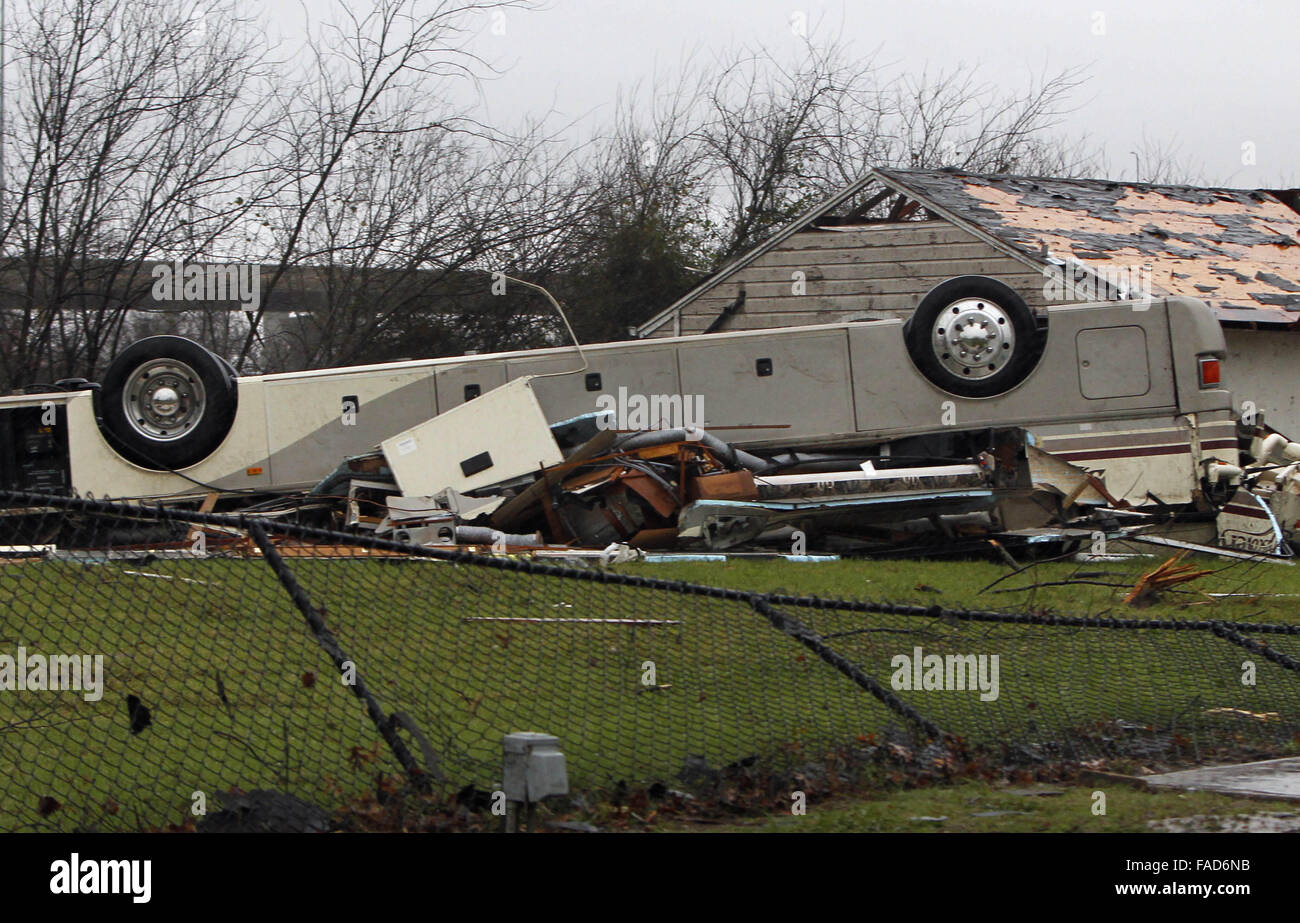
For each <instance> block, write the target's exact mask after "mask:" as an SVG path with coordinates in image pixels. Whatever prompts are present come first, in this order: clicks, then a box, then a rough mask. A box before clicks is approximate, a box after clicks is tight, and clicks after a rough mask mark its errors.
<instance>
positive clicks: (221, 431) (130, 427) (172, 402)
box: [99, 336, 236, 471]
mask: <svg viewBox="0 0 1300 923" xmlns="http://www.w3.org/2000/svg"><path fill="white" fill-rule="evenodd" d="M235 403H236V385H235V374H234V370H233V369H232V368H231V367H230V365H229V363H227V362H226V361H225V360H224V359H221V358H219V357H217V356H214V355H213V354H212V353H210V352H208V351H207V350H206V349H204V348H203V347H202V346H200V345H199V344H197V343H195V342H193V341H191V340H187V339H185V338H184V337H176V336H156V337H148V338H146V339H143V340H138V341H137V342H135V343H132V344H131V345H130V346H128V347H127V348H126V349H125V350H123V351H122V353H121V354H120V355H119V356H118V357H117V358H116V359H114V360H113V363H112V365H110V366H109V367H108V371H107V372H105V373H104V382H103V388H102V389H101V391H100V394H99V415H100V427H101V428H102V429H103V430H104V433H105V435H106V437H107V438H108V441H109V443H110V444H111V445H112V446H113V448H114V449H116V450H117V452H118V453H119V454H120V455H122V456H123V457H124V458H127V459H128V460H130V461H133V462H135V463H136V464H137V465H142V466H143V467H145V468H152V469H154V470H156V471H165V470H169V469H173V468H186V467H189V466H190V465H194V464H197V463H198V462H201V461H202V460H203V459H205V458H207V457H208V456H209V455H211V454H212V452H213V451H214V450H215V449H216V448H217V446H218V445H220V444H221V440H223V439H225V438H226V433H228V432H229V431H230V425H231V423H233V422H234V419H235Z"/></svg>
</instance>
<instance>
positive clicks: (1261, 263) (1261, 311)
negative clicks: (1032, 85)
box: [875, 169, 1300, 324]
mask: <svg viewBox="0 0 1300 923" xmlns="http://www.w3.org/2000/svg"><path fill="white" fill-rule="evenodd" d="M875 173H876V175H877V176H878V177H880V178H881V179H883V180H884V181H886V182H887V183H888V184H889V185H891V186H894V187H895V188H896V189H900V190H906V191H907V192H909V193H911V194H912V195H914V196H915V198H916V199H917V201H919V202H920V203H921V204H923V205H926V206H930V210H931V211H932V212H937V213H938V214H941V215H943V216H944V217H950V218H953V219H956V220H957V221H958V222H959V223H961V224H966V225H968V226H973V227H974V228H977V229H979V230H982V231H983V232H984V233H985V234H987V235H990V236H992V237H993V238H995V239H996V241H997V242H998V243H1000V244H1002V245H1004V246H1005V247H1007V248H1008V249H1010V250H1012V251H1014V252H1016V253H1018V254H1019V255H1021V256H1022V257H1028V258H1030V259H1032V260H1034V261H1035V262H1039V263H1043V264H1046V263H1047V262H1048V258H1049V257H1050V258H1055V259H1056V260H1060V259H1067V258H1068V259H1073V260H1076V261H1078V262H1080V263H1082V264H1084V265H1086V266H1089V267H1091V268H1093V269H1096V270H1098V271H1100V272H1106V271H1107V270H1113V269H1119V268H1127V269H1133V270H1149V272H1150V276H1149V278H1150V287H1151V289H1152V294H1154V295H1191V296H1193V297H1195V298H1200V299H1202V300H1204V301H1206V302H1208V303H1209V304H1210V306H1211V307H1212V308H1214V310H1215V313H1216V314H1217V315H1218V317H1219V319H1220V320H1222V321H1249V322H1257V323H1281V324H1292V323H1295V322H1297V321H1300V213H1297V212H1296V210H1295V209H1294V208H1293V207H1292V206H1291V205H1288V204H1287V202H1295V201H1296V196H1295V195H1294V193H1293V192H1290V191H1280V192H1276V193H1274V192H1269V191H1265V190H1242V189H1212V188H1200V187H1194V186H1164V185H1153V184H1147V183H1124V182H1116V181H1109V180H1076V179H1048V178H1037V177H1021V176H1002V175H987V174H974V173H962V172H958V171H948V170H939V171H928V170H887V169H880V170H876V171H875Z"/></svg>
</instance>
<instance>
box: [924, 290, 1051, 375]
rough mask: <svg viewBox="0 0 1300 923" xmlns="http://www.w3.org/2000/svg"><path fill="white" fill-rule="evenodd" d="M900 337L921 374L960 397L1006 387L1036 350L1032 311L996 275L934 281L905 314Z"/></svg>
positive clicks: (1025, 371)
mask: <svg viewBox="0 0 1300 923" xmlns="http://www.w3.org/2000/svg"><path fill="white" fill-rule="evenodd" d="M903 338H904V340H905V341H906V343H907V351H908V353H909V354H910V355H911V357H912V362H913V363H915V364H916V367H917V368H918V369H919V370H920V371H921V373H922V374H923V375H925V377H926V378H928V379H929V380H930V381H931V382H933V383H934V384H935V385H937V386H938V387H940V388H942V389H943V390H945V391H948V392H951V393H952V394H957V395H960V396H962V397H992V396H993V395H995V394H1001V393H1002V392H1004V391H1009V390H1011V389H1012V388H1014V387H1015V386H1016V385H1018V384H1020V382H1022V381H1024V380H1025V377H1026V376H1027V375H1028V374H1029V373H1030V372H1031V371H1033V368H1034V365H1035V364H1036V363H1037V362H1038V357H1039V355H1040V354H1041V351H1042V350H1041V342H1040V337H1039V334H1038V325H1037V323H1036V322H1035V319H1034V312H1033V311H1032V310H1030V308H1029V305H1027V304H1025V301H1024V299H1023V298H1021V297H1020V296H1019V295H1017V294H1016V293H1015V292H1014V291H1013V290H1012V289H1010V288H1009V287H1007V286H1006V285H1004V284H1003V283H1001V282H998V281H997V280H996V279H990V278H987V277H986V276H959V277H957V278H955V279H949V280H948V281H946V282H942V283H940V284H939V285H936V286H935V287H934V288H933V289H931V290H930V293H929V294H927V295H926V296H925V297H924V298H923V299H921V303H920V304H919V305H918V306H917V308H916V313H915V314H913V315H912V317H911V319H910V320H908V322H907V326H906V327H905V328H904V332H903Z"/></svg>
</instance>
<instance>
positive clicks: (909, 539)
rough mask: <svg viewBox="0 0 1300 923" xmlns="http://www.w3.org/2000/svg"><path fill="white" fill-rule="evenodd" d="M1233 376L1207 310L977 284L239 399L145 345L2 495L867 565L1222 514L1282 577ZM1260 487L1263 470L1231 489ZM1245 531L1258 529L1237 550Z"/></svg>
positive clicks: (1286, 489)
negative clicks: (865, 555)
mask: <svg viewBox="0 0 1300 923" xmlns="http://www.w3.org/2000/svg"><path fill="white" fill-rule="evenodd" d="M1223 358H1224V342H1223V334H1222V332H1221V330H1220V328H1219V325H1218V324H1217V323H1216V321H1215V318H1214V316H1213V315H1212V314H1211V312H1210V311H1209V309H1208V308H1207V307H1206V306H1205V304H1204V303H1202V302H1200V301H1198V300H1196V299H1192V298H1185V297H1170V298H1159V299H1156V298H1143V299H1140V300H1134V301H1129V302H1124V301H1119V302H1114V301H1112V302H1099V303H1092V304H1070V305H1059V306H1049V307H1047V308H1045V309H1042V310H1038V311H1035V310H1033V309H1032V308H1031V307H1030V306H1029V305H1028V304H1027V303H1026V302H1025V300H1024V299H1022V298H1020V296H1019V295H1018V294H1017V293H1016V292H1015V291H1013V290H1012V289H1011V288H1009V287H1008V286H1006V285H1004V284H1002V283H1001V282H998V281H996V280H993V279H989V278H986V277H981V276H968V277H958V278H954V279H951V280H948V281H945V282H943V283H941V284H940V285H938V286H936V287H935V288H934V289H933V290H932V291H931V292H930V293H929V294H928V295H927V296H926V297H925V298H924V299H922V302H921V304H920V305H918V307H917V309H916V311H915V312H914V313H913V314H912V316H911V317H910V318H909V319H908V320H907V321H906V322H904V321H902V320H899V319H895V318H889V319H881V320H877V321H868V322H860V323H841V324H829V325H822V326H812V327H798V328H789V329H780V330H766V331H746V332H737V333H723V334H711V335H699V336H685V337H676V338H669V339H665V340H653V341H632V342H624V343H607V344H599V345H595V346H590V347H586V348H585V349H584V348H580V347H576V346H575V347H565V348H557V349H546V350H534V351H521V352H515V353H502V354H495V355H485V356H463V357H452V358H447V359H434V360H423V361H415V362H398V363H388V364H384V365H375V366H363V367H354V368H344V369H332V370H321V371H313V372H301V373H290V374H283V375H265V376H252V377H245V378H236V377H235V376H234V374H233V373H232V372H231V370H230V369H229V366H227V365H226V364H225V363H224V362H222V361H221V360H220V359H218V358H216V357H213V356H211V354H208V353H207V352H206V351H205V350H203V349H202V348H201V347H199V346H198V345H197V344H194V343H191V342H189V341H186V340H180V339H179V338H176V337H155V338H150V339H149V340H144V341H141V342H140V343H137V344H134V345H133V346H132V347H130V348H129V349H128V350H126V352H124V353H123V354H122V356H119V358H118V360H117V361H115V362H114V364H113V366H112V367H111V368H110V369H109V372H108V374H107V375H106V376H105V380H104V382H103V383H102V384H101V385H91V384H88V383H80V382H78V383H73V384H71V385H69V387H68V389H67V390H64V391H56V392H48V393H42V394H30V395H21V396H14V397H9V398H0V425H3V426H5V427H6V428H7V436H8V438H7V439H6V440H5V444H6V446H7V454H6V456H5V458H4V460H3V466H4V467H3V469H2V470H0V473H2V474H3V478H4V483H3V486H5V487H8V488H10V489H18V490H33V491H41V490H44V491H50V490H53V491H67V490H75V491H78V492H82V493H94V494H95V495H98V496H104V495H112V496H116V497H128V498H142V499H143V498H148V499H150V500H162V501H164V502H167V503H172V504H185V503H198V502H204V503H206V504H208V505H209V506H211V505H216V504H220V505H221V506H223V507H226V508H231V507H239V508H243V509H246V510H248V511H250V512H256V513H259V514H262V515H294V516H302V515H324V516H333V517H337V518H339V519H341V520H343V521H344V522H345V523H346V524H347V525H349V526H351V527H353V528H364V529H374V530H376V531H378V532H380V533H381V534H386V535H391V536H393V537H397V538H401V539H403V540H408V541H419V542H427V541H459V542H473V543H483V544H494V545H497V546H498V547H507V546H522V545H534V544H549V545H560V546H565V547H572V546H583V547H604V546H607V545H620V544H628V545H635V546H640V547H668V546H671V547H699V548H707V549H720V548H736V547H744V546H748V545H752V544H755V543H760V544H761V543H773V542H775V543H777V544H781V543H785V544H787V545H789V546H791V547H794V548H799V547H807V546H808V543H809V542H816V543H818V544H819V546H820V547H835V548H839V549H843V550H846V551H855V550H873V549H876V550H878V549H881V548H885V547H898V546H899V545H900V544H901V545H903V546H907V547H910V546H912V545H913V544H916V542H914V541H913V539H917V538H918V537H919V536H924V535H929V536H932V537H934V536H937V537H939V538H940V540H943V541H949V542H951V541H952V540H954V539H957V538H961V537H971V538H974V539H976V540H979V539H980V537H981V536H1004V537H1006V536H1009V535H1022V536H1039V537H1041V536H1042V534H1043V533H1042V531H1041V530H1044V529H1049V530H1050V529H1072V530H1074V531H1073V532H1071V533H1070V535H1075V533H1078V530H1080V529H1083V528H1088V526H1086V525H1085V524H1084V522H1083V520H1086V519H1088V518H1089V516H1090V514H1091V512H1092V511H1093V510H1096V509H1099V508H1104V509H1110V510H1122V511H1125V512H1126V513H1129V514H1130V515H1138V516H1140V515H1148V514H1152V513H1154V514H1158V516H1159V518H1160V519H1161V520H1162V521H1163V522H1165V523H1169V522H1171V521H1174V522H1180V523H1189V524H1192V525H1193V526H1196V527H1197V528H1199V531H1196V529H1194V530H1193V531H1194V532H1195V536H1194V537H1195V538H1196V539H1197V540H1209V539H1213V538H1214V532H1215V520H1216V517H1217V516H1218V515H1219V513H1220V512H1221V511H1223V510H1224V509H1229V510H1231V511H1234V515H1236V516H1237V519H1236V520H1233V524H1234V527H1233V529H1232V530H1229V531H1228V532H1225V535H1224V537H1225V538H1228V539H1230V540H1232V541H1234V542H1235V543H1236V544H1238V545H1239V546H1242V547H1249V548H1251V549H1252V550H1263V551H1275V550H1276V549H1277V548H1278V546H1279V543H1280V540H1281V537H1282V532H1283V528H1282V527H1281V526H1279V522H1278V520H1277V518H1276V516H1273V515H1272V513H1271V509H1272V507H1271V506H1270V503H1272V502H1273V500H1267V501H1262V502H1261V501H1260V499H1259V497H1261V496H1263V494H1259V495H1255V494H1250V493H1248V492H1241V493H1240V495H1238V496H1234V494H1237V493H1238V486H1239V485H1240V484H1241V483H1242V478H1243V476H1245V477H1246V478H1247V479H1248V480H1249V479H1254V480H1258V481H1259V482H1260V483H1261V485H1262V486H1263V489H1264V490H1265V491H1266V492H1268V495H1269V496H1270V497H1272V498H1276V499H1277V500H1278V502H1279V503H1282V504H1285V503H1289V502H1290V501H1289V500H1287V499H1286V498H1287V497H1288V496H1290V491H1291V490H1292V487H1291V486H1290V485H1293V484H1294V483H1295V482H1296V481H1297V479H1296V478H1295V477H1293V474H1294V472H1285V471H1282V470H1281V469H1279V468H1277V467H1276V465H1274V464H1273V462H1276V461H1278V460H1279V459H1286V458H1289V457H1290V456H1289V455H1287V453H1288V452H1291V451H1293V449H1294V450H1295V451H1297V452H1300V446H1292V444H1291V443H1289V442H1288V441H1287V440H1286V439H1281V441H1280V442H1279V441H1278V440H1277V439H1276V438H1275V439H1273V440H1272V441H1267V440H1268V437H1269V436H1270V433H1269V432H1267V431H1265V430H1262V429H1255V430H1246V429H1243V430H1242V431H1241V432H1240V433H1239V432H1238V424H1237V422H1236V420H1235V419H1234V415H1233V411H1232V396H1231V394H1230V393H1229V392H1228V391H1227V390H1226V389H1225V388H1223V387H1222V385H1221V384H1220V368H1219V366H1220V362H1221V361H1222V360H1223ZM688 409H689V411H690V414H689V418H688V416H687V410H688ZM678 414H680V415H681V418H680V419H675V417H677V415H678ZM620 415H621V416H622V417H623V418H622V419H620ZM1151 420H1158V421H1163V423H1162V425H1163V427H1164V429H1165V430H1167V432H1165V433H1163V435H1162V436H1161V438H1163V439H1165V440H1166V441H1167V442H1168V444H1169V446H1170V451H1169V452H1168V453H1165V454H1167V455H1168V456H1169V464H1167V465H1165V466H1163V467H1155V466H1152V465H1150V464H1142V463H1141V462H1142V460H1143V459H1146V458H1147V457H1148V456H1149V455H1150V445H1149V443H1150V434H1149V433H1144V434H1143V435H1142V436H1141V437H1135V436H1134V435H1132V434H1130V433H1127V432H1126V425H1132V424H1131V423H1130V421H1143V423H1144V424H1145V423H1149V421H1151ZM1042 430H1054V431H1056V432H1057V433H1060V432H1063V431H1064V432H1068V433H1070V436H1069V437H1068V438H1072V439H1075V440H1078V445H1077V447H1075V451H1074V452H1072V451H1071V443H1069V442H1068V440H1067V441H1062V440H1061V439H1059V438H1058V439H1057V441H1056V443H1055V445H1056V446H1058V448H1057V454H1051V453H1048V452H1044V451H1043V450H1042V449H1043V445H1042V439H1041V438H1040V436H1039V435H1038V433H1039V432H1040V431H1042ZM1089 440H1091V441H1098V440H1100V441H1101V442H1104V443H1105V444H1106V446H1107V447H1108V448H1107V449H1103V450H1099V449H1098V447H1097V446H1094V445H1092V444H1091V442H1089ZM1239 440H1241V441H1240V444H1239ZM1085 442H1088V443H1089V444H1088V445H1086V446H1085V445H1084V444H1083V443H1085ZM1252 446H1253V447H1254V449H1255V451H1254V454H1253V455H1250V454H1248V456H1247V457H1246V458H1245V459H1243V458H1242V457H1241V455H1240V452H1239V449H1240V448H1241V447H1245V448H1247V449H1248V451H1249V450H1250V448H1251V447H1252ZM1135 447H1136V448H1137V449H1138V450H1139V451H1137V452H1136V453H1135V452H1134V448H1135ZM1098 451H1107V452H1109V454H1110V456H1111V458H1112V459H1115V460H1121V461H1122V460H1123V459H1124V457H1125V456H1126V455H1130V456H1134V460H1135V461H1137V462H1138V463H1139V464H1138V465H1137V466H1136V469H1135V471H1136V475H1137V476H1135V477H1128V476H1127V472H1125V471H1124V470H1123V469H1122V467H1120V468H1118V469H1116V468H1112V470H1111V472H1110V476H1108V477H1106V478H1101V477H1098V476H1097V475H1096V473H1095V472H1092V471H1090V470H1088V469H1085V468H1083V467H1080V466H1078V465H1072V464H1070V462H1072V461H1074V460H1075V458H1074V457H1072V456H1074V455H1075V454H1076V453H1077V454H1078V455H1079V456H1081V457H1089V458H1091V457H1095V456H1096V453H1097V452H1098ZM1297 458H1300V454H1298V455H1297ZM1255 459H1260V460H1262V461H1263V462H1264V465H1263V467H1262V468H1261V470H1260V471H1258V472H1254V471H1247V470H1246V469H1245V468H1243V465H1242V462H1243V461H1245V462H1247V463H1249V462H1251V461H1254V460H1255ZM340 460H344V461H343V462H342V464H340ZM1115 470H1118V471H1119V472H1120V474H1121V475H1122V476H1121V477H1115V476H1114V472H1115ZM1265 482H1267V483H1265ZM1135 511H1136V512H1135ZM1256 512H1258V514H1259V515H1260V516H1262V517H1263V520H1264V521H1263V522H1262V523H1247V522H1245V520H1246V519H1249V518H1251V516H1250V515H1248V514H1254V513H1256ZM1081 517H1082V518H1081ZM1270 517H1271V518H1270ZM1130 521H1131V520H1130ZM1248 533H1249V534H1248ZM1080 534H1082V533H1080ZM1075 537H1077V536H1075ZM1263 546H1267V548H1265V547H1263Z"/></svg>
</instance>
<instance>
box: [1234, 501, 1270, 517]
mask: <svg viewBox="0 0 1300 923" xmlns="http://www.w3.org/2000/svg"><path fill="white" fill-rule="evenodd" d="M1223 512H1225V513H1231V514H1232V515H1233V516H1245V517H1246V518H1247V519H1268V515H1267V514H1266V513H1265V512H1264V511H1263V510H1261V509H1259V508H1258V507H1255V508H1251V507H1248V506H1233V505H1231V504H1229V505H1228V506H1225V507H1224V508H1223Z"/></svg>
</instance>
